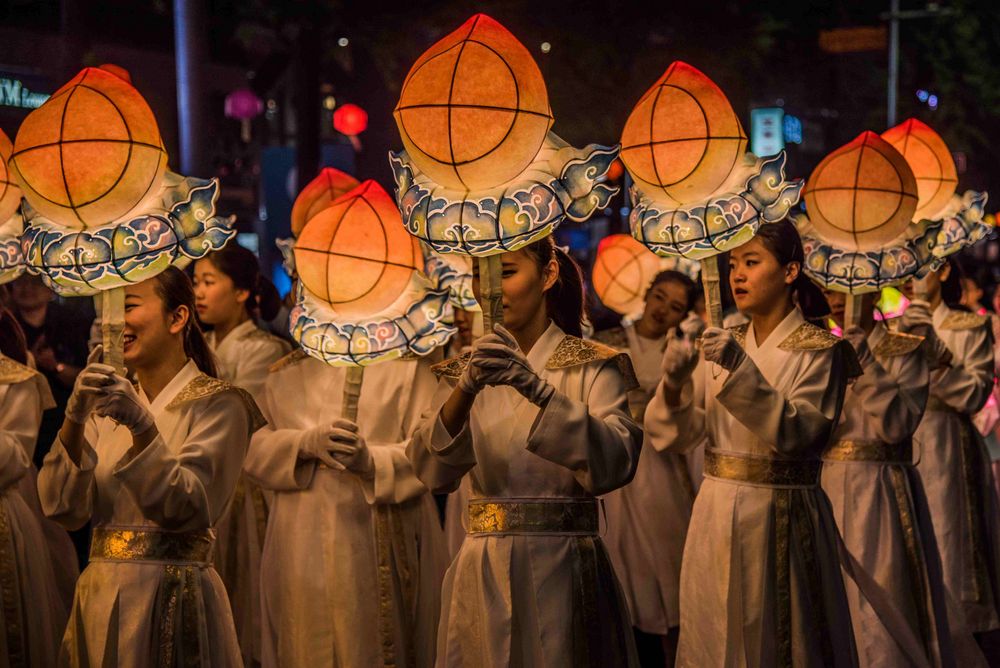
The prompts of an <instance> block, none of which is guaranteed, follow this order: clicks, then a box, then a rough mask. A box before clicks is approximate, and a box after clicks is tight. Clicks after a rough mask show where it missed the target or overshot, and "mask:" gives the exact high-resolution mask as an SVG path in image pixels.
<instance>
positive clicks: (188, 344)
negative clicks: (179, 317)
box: [153, 267, 219, 378]
mask: <svg viewBox="0 0 1000 668" xmlns="http://www.w3.org/2000/svg"><path fill="white" fill-rule="evenodd" d="M153 280H154V281H156V294H157V296H159V298H160V299H161V300H163V308H164V310H165V311H166V312H167V313H170V312H173V311H176V310H177V309H179V308H180V307H181V306H186V307H187V310H188V321H187V324H186V325H185V326H184V353H185V354H186V355H187V356H188V357H190V358H191V359H193V360H194V363H195V364H196V365H198V368H199V369H201V371H202V373H204V374H207V375H209V376H212V377H213V378H218V377H219V372H218V370H217V369H216V367H215V355H214V354H213V353H212V350H211V349H210V348H209V347H208V342H207V341H205V336H204V335H203V334H202V333H201V327H199V326H198V321H197V320H196V319H195V313H196V311H195V307H194V287H193V286H192V285H191V279H190V278H188V275H187V274H185V273H184V272H183V271H181V270H180V269H178V268H177V267H167V268H166V269H164V270H163V272H161V273H159V274H157V275H156V276H155V277H154V278H153Z"/></svg>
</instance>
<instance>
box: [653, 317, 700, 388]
mask: <svg viewBox="0 0 1000 668" xmlns="http://www.w3.org/2000/svg"><path fill="white" fill-rule="evenodd" d="M683 325H684V323H681V326H682V327H683ZM696 366H698V349H697V348H695V345H694V340H693V339H692V340H689V339H688V338H687V337H686V336H685V337H684V338H677V337H676V336H670V337H668V338H667V348H666V350H664V351H663V359H662V360H661V362H660V368H661V369H662V370H663V383H664V384H665V385H666V386H667V387H668V388H670V389H671V390H680V389H681V388H682V387H684V383H685V382H687V379H688V378H689V377H690V376H691V374H692V373H693V372H694V369H695V367H696Z"/></svg>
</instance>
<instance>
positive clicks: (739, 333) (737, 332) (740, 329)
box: [729, 322, 750, 348]
mask: <svg viewBox="0 0 1000 668" xmlns="http://www.w3.org/2000/svg"><path fill="white" fill-rule="evenodd" d="M749 329H750V323H748V322H745V323H743V324H742V325H737V326H736V327H730V328H729V331H730V332H732V333H733V338H734V339H736V343H738V344H740V346H741V347H743V348H746V347H747V331H748V330H749Z"/></svg>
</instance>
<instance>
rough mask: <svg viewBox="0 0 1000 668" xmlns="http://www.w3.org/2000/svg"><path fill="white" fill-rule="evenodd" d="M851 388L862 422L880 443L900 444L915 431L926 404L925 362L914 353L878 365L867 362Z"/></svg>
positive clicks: (871, 361)
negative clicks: (862, 418) (861, 411)
mask: <svg viewBox="0 0 1000 668" xmlns="http://www.w3.org/2000/svg"><path fill="white" fill-rule="evenodd" d="M863 369H864V374H863V375H861V376H860V377H859V378H858V379H857V380H856V381H854V384H853V385H852V386H851V389H850V391H851V392H853V393H854V394H855V395H856V397H857V399H858V401H860V405H861V408H862V410H863V411H864V416H865V422H867V424H868V425H869V427H871V429H872V430H873V431H874V432H875V433H876V434H877V435H878V437H879V439H880V440H881V441H882V442H884V443H900V442H902V441H905V440H906V439H908V438H909V437H910V436H912V435H913V432H915V431H916V430H917V426H919V424H920V420H921V418H923V415H924V406H925V405H926V404H927V393H928V381H929V376H928V370H927V358H926V356H924V354H923V353H922V352H921V351H920V350H919V349H918V350H915V351H913V352H911V353H907V354H904V355H894V356H892V357H889V358H886V359H885V360H884V361H883V362H880V361H878V360H876V359H874V358H871V359H870V361H869V362H868V363H867V364H864V365H863Z"/></svg>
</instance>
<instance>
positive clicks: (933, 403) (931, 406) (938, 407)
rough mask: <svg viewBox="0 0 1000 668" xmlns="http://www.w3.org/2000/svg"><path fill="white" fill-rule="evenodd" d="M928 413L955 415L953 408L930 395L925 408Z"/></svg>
mask: <svg viewBox="0 0 1000 668" xmlns="http://www.w3.org/2000/svg"><path fill="white" fill-rule="evenodd" d="M926 410H929V411H941V412H944V413H955V412H957V411H956V410H955V409H954V408H952V407H951V406H949V405H948V404H946V403H945V402H943V401H941V400H940V399H938V398H937V397H935V396H933V395H931V396H930V397H928V398H927V408H926Z"/></svg>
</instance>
